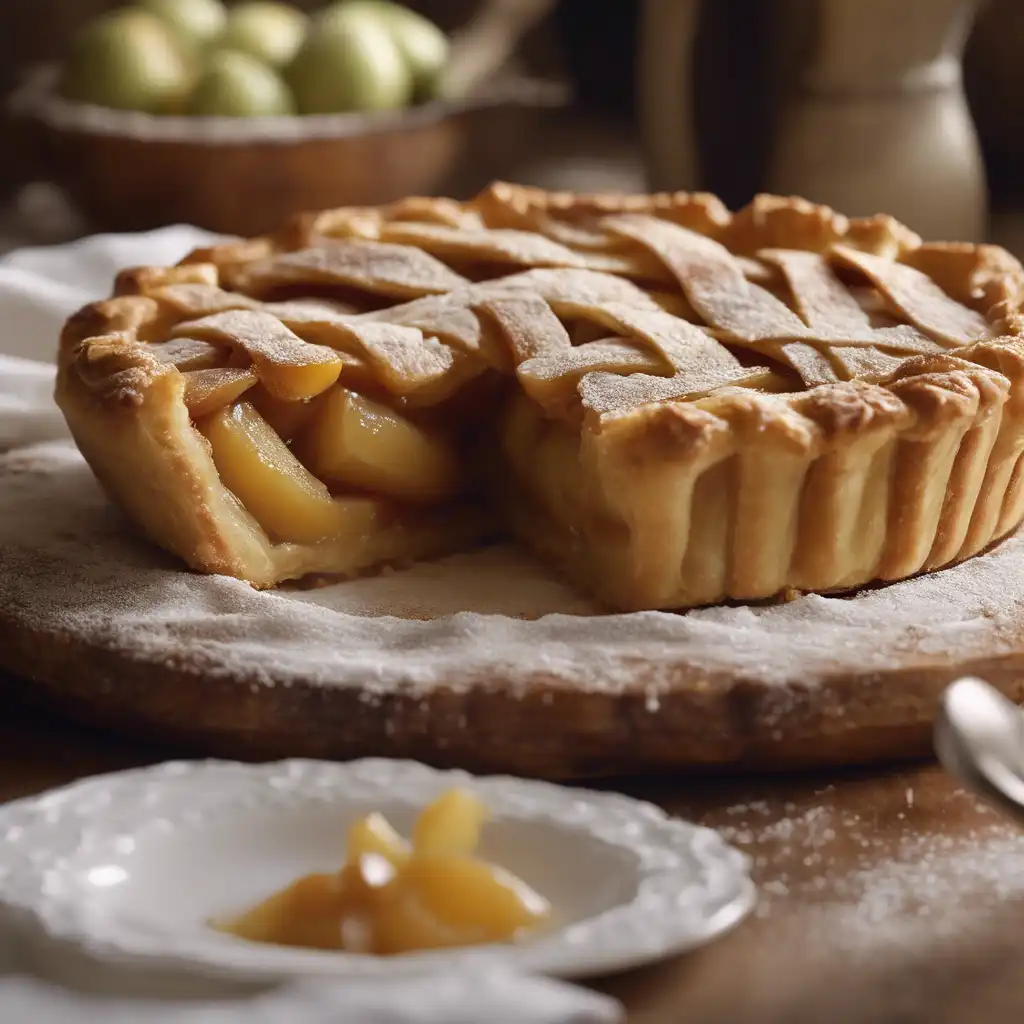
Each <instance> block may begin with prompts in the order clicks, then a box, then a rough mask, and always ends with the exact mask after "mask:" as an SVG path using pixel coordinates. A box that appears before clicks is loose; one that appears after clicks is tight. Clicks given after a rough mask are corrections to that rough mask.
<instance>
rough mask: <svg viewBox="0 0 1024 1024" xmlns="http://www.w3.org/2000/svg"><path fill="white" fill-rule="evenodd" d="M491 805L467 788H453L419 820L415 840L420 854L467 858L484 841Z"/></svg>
mask: <svg viewBox="0 0 1024 1024" xmlns="http://www.w3.org/2000/svg"><path fill="white" fill-rule="evenodd" d="M486 820H487V808H486V807H485V806H484V804H483V801H482V800H480V798H479V797H477V796H476V795H474V794H473V793H470V792H469V791H468V790H465V789H450V790H448V791H447V792H446V793H443V794H442V795H441V796H439V797H438V798H437V799H436V800H435V801H434V802H433V803H431V804H429V805H428V806H426V807H424V808H423V810H422V811H421V812H420V816H419V817H418V818H417V819H416V825H415V826H414V828H413V832H412V843H413V847H414V849H415V850H416V854H417V856H429V855H432V854H448V855H451V856H462V857H467V856H469V855H470V854H471V853H473V851H474V850H476V847H477V843H479V842H480V829H481V827H482V826H483V823H484V822H485V821H486Z"/></svg>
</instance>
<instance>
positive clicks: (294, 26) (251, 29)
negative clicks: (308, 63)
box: [218, 0, 309, 68]
mask: <svg viewBox="0 0 1024 1024" xmlns="http://www.w3.org/2000/svg"><path fill="white" fill-rule="evenodd" d="M308 23H309V19H308V18H307V17H306V15H305V14H303V13H302V11H300V10H298V9H297V8H295V7H291V6H289V5H288V4H282V3H275V2H273V0H248V2H246V3H240V4H238V5H237V6H235V7H232V8H231V10H230V11H229V12H228V20H227V25H226V26H225V28H224V33H223V35H222V36H221V37H220V40H219V42H218V45H219V46H224V47H226V48H228V49H231V50H241V51H242V52H243V53H250V54H252V55H253V56H254V57H258V58H259V59H260V60H262V61H264V62H265V63H266V64H269V65H271V67H275V68H283V67H285V66H287V65H288V64H290V63H291V62H292V59H293V58H294V57H295V54H297V53H298V52H299V47H300V46H302V40H303V39H304V38H305V35H306V28H307V26H308Z"/></svg>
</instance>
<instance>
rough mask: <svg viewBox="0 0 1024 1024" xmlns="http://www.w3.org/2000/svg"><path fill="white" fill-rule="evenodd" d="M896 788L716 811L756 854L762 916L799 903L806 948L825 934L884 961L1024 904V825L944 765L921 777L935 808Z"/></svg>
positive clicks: (832, 942) (876, 786)
mask: <svg viewBox="0 0 1024 1024" xmlns="http://www.w3.org/2000/svg"><path fill="white" fill-rule="evenodd" d="M890 781H891V785H890V784H888V783H886V782H885V781H883V780H880V779H877V778H875V779H872V780H871V781H870V785H871V787H872V792H871V799H867V800H863V801H857V800H856V799H854V800H850V799H849V797H850V794H851V792H852V791H853V789H854V788H855V786H856V782H847V783H844V784H843V786H842V787H839V788H833V787H828V788H827V789H825V790H820V791H818V793H817V794H815V795H814V796H813V797H810V798H808V799H807V800H806V801H804V802H801V803H800V804H799V805H798V804H795V803H789V804H786V805H784V806H783V807H781V808H780V807H778V806H775V807H769V806H768V805H764V806H763V807H762V808H761V809H760V811H759V809H758V807H757V806H756V805H754V804H745V805H736V806H734V807H730V808H726V809H725V810H724V811H716V812H715V815H714V817H715V818H716V821H718V822H720V824H719V828H718V831H719V833H720V834H721V835H722V836H723V838H725V839H726V840H728V841H730V842H733V843H736V844H737V845H739V846H741V847H743V848H744V849H746V850H747V852H749V853H750V855H751V856H752V858H753V861H754V865H755V875H761V876H763V877H762V878H760V879H759V881H760V892H761V900H760V903H759V906H758V910H757V913H758V916H759V917H761V918H762V919H771V920H774V919H776V918H777V917H778V912H779V911H782V910H791V909H792V908H793V907H799V908H800V910H799V912H798V913H797V914H796V916H795V923H796V924H797V925H798V927H799V928H800V929H801V930H802V931H803V932H804V933H805V936H804V938H803V943H804V944H810V945H811V946H813V945H814V944H815V940H814V933H815V932H816V931H819V932H820V935H819V936H818V938H819V939H820V943H821V944H822V945H827V946H828V948H829V951H830V954H831V953H832V952H833V951H834V952H841V953H849V954H856V953H864V954H874V953H877V951H878V949H879V947H880V946H882V945H886V946H893V945H900V946H907V947H911V948H913V947H916V946H918V945H921V944H924V943H929V942H933V941H934V940H936V939H943V938H947V937H949V938H953V937H957V936H960V935H962V934H963V933H964V932H965V931H967V930H970V929H971V928H973V927H981V926H983V924H984V921H985V920H986V919H987V915H990V914H992V913H994V912H996V911H997V910H998V909H999V908H1000V907H1002V906H1003V905H1004V904H1005V903H1007V902H1008V901H1009V900H1012V899H1014V898H1020V897H1024V834H1022V833H1021V832H1020V830H1019V829H1016V828H1014V827H1013V826H1012V825H1010V824H1007V823H1006V821H1005V819H1003V818H1002V817H1001V816H999V815H997V814H996V813H995V812H994V811H992V810H991V809H989V808H988V807H987V806H985V805H979V804H977V803H976V802H975V801H974V800H973V798H971V797H970V796H968V795H967V794H966V793H964V792H962V791H958V790H954V789H953V788H952V787H951V786H950V785H949V783H948V780H946V779H944V778H943V776H942V774H941V772H939V771H938V770H937V769H929V770H928V771H926V772H923V773H921V775H920V776H918V779H916V780H915V781H921V782H922V783H923V784H924V785H923V792H924V802H926V803H927V805H928V806H927V807H926V808H924V809H915V808H916V803H915V802H914V801H911V800H910V797H909V794H911V793H912V792H913V789H910V788H907V787H906V785H905V784H902V783H901V782H900V780H899V779H898V778H896V779H892V780H890ZM766 923H767V922H766ZM807 933H810V936H809V937H808V935H807Z"/></svg>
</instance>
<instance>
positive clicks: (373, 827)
mask: <svg viewBox="0 0 1024 1024" xmlns="http://www.w3.org/2000/svg"><path fill="white" fill-rule="evenodd" d="M410 853H411V851H410V849H409V844H408V843H407V842H406V841H405V840H404V839H403V838H402V837H401V836H400V835H399V834H398V833H397V832H396V831H395V830H394V828H392V826H391V823H390V822H389V821H388V819H387V818H385V817H384V815H383V814H380V813H379V812H377V811H374V812H373V814H368V815H367V816H366V817H365V818H360V819H359V820H358V821H356V822H355V823H354V824H353V825H352V826H351V827H350V828H349V830H348V847H347V854H348V862H349V863H350V864H358V863H359V861H360V860H361V859H362V858H363V857H366V856H368V855H371V854H376V855H377V856H378V857H383V858H384V859H385V860H386V861H388V863H389V864H392V865H394V866H399V865H401V864H404V863H405V862H406V861H407V860H408V859H409V855H410Z"/></svg>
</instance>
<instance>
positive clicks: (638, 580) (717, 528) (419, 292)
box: [57, 185, 1024, 610]
mask: <svg viewBox="0 0 1024 1024" xmlns="http://www.w3.org/2000/svg"><path fill="white" fill-rule="evenodd" d="M1022 280H1024V271H1022V270H1021V267H1020V265H1019V264H1018V263H1017V262H1016V261H1015V260H1013V259H1012V257H1010V256H1009V255H1008V254H1006V253H1005V252H1003V251H1002V250H1000V249H996V248H994V247H989V246H969V245H935V244H933V245H923V244H922V243H921V242H920V240H919V239H917V238H916V236H914V235H913V234H912V233H910V232H909V231H907V229H906V228H904V227H902V226H901V225H898V224H896V223H895V222H894V221H892V220H891V219H890V218H886V217H877V218H871V219H867V220H860V221H847V220H846V219H845V218H843V217H841V216H840V215H838V214H835V213H833V211H831V210H827V209H824V208H822V207H816V206H812V205H811V204H808V203H805V202H803V201H801V200H783V199H778V198H776V197H759V199H758V200H756V201H755V202H754V203H753V204H751V206H750V207H748V208H746V209H745V210H743V211H740V212H739V213H737V214H735V215H730V214H728V212H727V211H725V210H724V208H723V207H721V204H718V203H717V201H716V200H714V199H713V198H711V197H706V196H689V195H676V196H651V197H609V196H604V197H571V196H566V195H561V194H548V193H541V192H537V191H534V190H529V189H520V188H516V187H514V186H505V185H496V186H493V187H492V188H491V189H490V190H488V191H486V192H485V193H484V194H482V195H481V196H479V197H477V199H476V200H474V201H472V202H470V203H467V204H458V203H453V202H451V201H448V200H407V201H404V202H403V203H400V204H395V205H394V206H393V207H389V208H384V209H381V210H377V209H374V210H340V211H329V212H327V213H324V214H319V215H315V216H312V217H308V218H303V219H300V220H297V221H296V222H294V223H293V224H291V225H288V226H287V227H286V228H285V229H284V230H283V231H282V232H281V233H280V234H279V235H277V236H274V237H271V238H266V239H256V240H252V241H249V242H245V243H232V244H229V245H226V246H222V247H217V248H215V249H212V250H205V251H203V252H200V253H197V254H193V256H191V257H189V258H188V259H187V260H186V261H184V262H183V264H182V265H181V266H179V267H177V268H145V269H142V270H135V271H132V272H130V273H126V274H125V275H122V277H121V278H120V279H119V282H118V286H117V289H116V291H117V293H118V294H117V295H115V297H114V298H112V299H109V300H106V301H105V302H101V303H97V304H94V305H93V306H90V307H87V309H85V310H83V311H82V312H81V313H80V314H78V315H77V316H76V317H74V318H72V320H71V321H70V322H69V324H68V325H67V327H66V329H65V331H64V334H63V337H62V343H61V355H60V370H59V375H58V385H57V401H58V403H59V404H60V406H61V408H62V409H63V410H64V413H65V416H66V417H67V420H68V423H69V425H70V427H71V430H72V432H73V434H74V436H75V439H76V441H77V443H78V445H79V448H80V449H81V451H82V453H83V455H84V456H85V458H86V459H87V460H88V462H89V463H90V465H91V466H92V468H93V469H94V471H95V473H96V475H97V477H98V478H99V479H100V481H101V482H102V483H103V484H104V486H105V487H106V489H107V491H108V493H110V495H111V496H112V498H114V500H115V501H117V502H118V503H119V504H120V505H121V506H122V507H123V508H124V509H125V510H126V511H127V512H128V514H129V516H130V517H131V518H132V520H133V521H134V522H136V523H137V524H138V525H139V526H140V527H141V528H142V529H143V530H144V531H145V532H146V533H147V534H148V535H149V536H150V537H151V538H152V539H153V540H154V541H155V542H156V543H158V544H160V545H162V546H163V547H165V548H166V549H168V550H169V551H171V552H173V553H174V554H176V555H177V556H179V557H181V558H182V559H183V560H184V561H185V562H186V563H187V564H188V565H190V566H191V567H192V568H193V569H196V570H198V571H203V572H219V573H226V574H229V575H233V576H237V577H239V578H242V579H246V580H249V581H250V582H251V583H253V584H254V585H256V586H271V585H274V584H275V583H278V582H281V581H283V580H286V579H291V578H295V577H299V576H303V575H306V574H309V573H325V574H338V575H352V574H354V573H358V572H362V571H366V570H369V569H373V568H376V567H379V566H380V565H382V564H387V563H392V562H402V561H407V560H409V559H415V558H423V557H431V556H433V555H437V554H440V553H442V552H446V551H454V550H459V549H463V548H466V547H468V546H470V545H472V544H474V543H478V542H479V541H480V540H482V539H484V538H486V537H488V536H491V535H493V534H494V532H495V531H496V529H497V528H498V524H499V523H500V524H503V525H505V526H506V527H507V528H509V529H511V530H512V531H513V532H514V533H515V534H516V535H517V536H518V537H519V538H520V539H522V540H523V541H524V542H525V543H526V544H527V545H528V546H530V547H532V548H533V549H535V550H537V551H539V552H540V553H541V554H543V555H544V557H545V558H546V559H548V560H549V561H551V562H553V563H554V564H555V565H557V566H558V567H559V568H560V569H561V570H562V571H563V572H564V573H566V574H567V575H568V576H569V577H570V578H572V579H573V580H574V581H576V582H577V583H578V584H579V585H580V586H581V587H583V588H584V589H586V590H587V591H588V592H590V593H593V594H595V595H597V596H598V597H599V598H600V599H601V600H602V601H604V602H605V603H606V604H607V605H609V606H610V607H613V608H619V609H626V610H634V609H637V610H639V609H662V608H663V609H670V608H685V607H694V606H698V605H703V604H711V603H716V602H721V601H724V600H758V599H765V598H771V597H774V596H776V595H779V594H785V593H786V592H787V591H792V590H797V591H817V592H822V591H833V590H849V589H853V588H857V587H860V586H863V585H865V584H868V583H872V582H875V581H892V580H897V579H903V578H906V577H908V576H911V575H914V574H915V573H918V572H922V571H928V570H933V569H937V568H940V567H942V566H946V565H950V564H953V563H955V562H958V561H961V560H963V559H965V558H968V557H970V556H971V555H974V554H976V553H977V552H979V551H981V550H983V549H984V548H985V547H987V546H989V545H990V544H991V543H993V542H994V541H996V540H998V539H999V538H1001V537H1004V536H1006V535H1007V534H1008V533H1010V532H1011V531H1012V530H1013V529H1014V528H1015V527H1016V526H1017V525H1018V524H1019V523H1020V522H1021V520H1022V519H1024V468H1022V460H1021V455H1022V452H1024V342H1022V341H1021V334H1022V333H1024V331H1022V321H1021V319H1020V314H1019V312H1018V310H1019V305H1020V298H1021V287H1022ZM239 311H243V312H244V315H243V316H239V315H238V313H239ZM271 335H273V344H271V342H270V341H268V340H267V339H268V337H270V336H271ZM183 341H187V342H189V343H190V344H192V345H193V348H192V349H190V353H191V355H190V356H189V358H190V359H194V358H195V353H196V352H197V351H199V350H198V349H196V348H195V347H194V346H195V345H196V344H200V345H206V346H207V348H208V349H210V351H208V352H201V353H200V355H201V357H202V358H203V359H205V360H207V362H205V363H202V367H203V369H202V370H196V369H194V368H190V367H192V366H194V365H200V364H198V363H195V364H193V363H186V362H185V361H184V357H183V356H181V354H180V343H182V342H183ZM171 343H175V344H177V345H178V347H177V348H174V349H173V351H171V349H170V348H168V346H169V345H170V344H171ZM303 344H305V345H307V346H308V348H309V350H310V352H312V353H313V356H315V360H319V363H317V365H316V366H314V369H315V370H317V372H318V373H319V370H321V369H322V370H323V371H324V372H323V373H322V374H319V375H320V376H323V378H324V380H325V381H326V383H324V384H323V387H320V384H316V386H315V387H316V388H320V390H319V391H316V390H315V388H314V386H313V385H311V384H309V383H308V381H307V380H306V378H305V377H303V378H302V380H301V381H299V378H298V375H297V367H298V369H300V370H301V369H303V367H302V366H301V359H298V362H296V358H297V357H295V352H299V353H300V354H301V352H302V351H304V350H303V349H302V348H301V346H302V345H303ZM274 345H278V347H277V348H275V347H274ZM282 346H283V347H282ZM296 346H298V347H297V348H296ZM314 350H315V351H314ZM286 356H287V358H286ZM311 358H312V356H311ZM175 360H177V362H175ZM335 363H336V364H337V369H336V370H335V369H332V367H333V366H334V364H335ZM307 369H308V368H307ZM198 372H206V373H207V374H210V373H211V372H212V373H213V374H214V376H213V377H212V378H210V377H208V378H207V379H208V380H213V381H214V382H215V385H216V388H218V389H220V390H215V391H214V393H213V398H212V399H211V398H210V392H203V399H202V401H203V403H204V404H202V405H201V407H200V405H198V404H197V401H198V400H197V399H196V398H195V395H196V393H197V391H196V377H195V374H196V373H198ZM217 374H220V376H217ZM331 374H333V377H332V376H331ZM318 379H319V377H318ZM296 381H299V382H298V383H296ZM285 384H287V386H288V387H291V388H296V387H300V385H301V387H304V388H306V390H311V389H312V390H313V391H314V392H315V393H312V394H309V395H305V394H303V395H302V396H301V401H302V402H304V403H307V404H308V403H315V402H317V401H321V396H322V395H328V394H330V393H331V392H332V389H341V390H343V391H344V393H345V394H346V395H348V394H349V393H351V394H355V395H361V394H366V395H367V396H371V397H372V400H373V401H379V402H381V403H383V405H384V406H386V407H387V408H389V409H391V410H393V411H394V413H395V415H396V416H399V417H400V418H408V419H409V421H410V422H413V423H416V424H421V425H422V424H426V425H425V426H422V429H423V430H425V431H428V432H437V431H439V432H438V433H436V438H444V439H445V443H448V440H450V438H451V437H452V436H454V435H456V434H457V435H458V439H457V441H456V442H452V443H453V445H454V447H453V451H456V450H457V452H458V457H459V458H460V460H462V461H461V465H462V466H463V470H462V471H463V473H464V476H465V479H464V481H463V484H464V485H463V486H462V487H460V488H459V489H457V490H455V491H453V492H452V493H445V494H444V495H439V496H437V497H436V498H432V499H431V500H429V501H424V500H421V499H420V497H417V500H416V501H414V502H410V501H408V500H406V497H405V496H404V495H399V496H398V497H396V495H395V494H394V493H384V494H375V493H373V494H370V495H369V496H367V494H366V485H365V480H366V479H367V477H366V473H365V467H363V472H362V475H360V476H359V477H358V481H359V485H358V486H355V485H354V484H353V479H356V478H353V477H351V476H349V477H345V478H344V479H342V478H336V477H332V478H331V479H329V480H328V481H327V482H328V484H329V485H330V489H331V493H332V494H333V495H334V496H335V497H334V499H333V500H334V501H336V502H338V503H340V504H341V505H345V503H346V502H348V503H349V504H351V505H352V506H353V507H354V508H356V511H357V513H358V514H356V515H349V513H348V511H346V512H345V517H344V518H343V519H342V520H339V522H341V523H342V525H341V526H339V527H337V529H336V530H335V532H334V533H333V534H332V535H330V536H324V537H323V538H320V539H317V540H315V541H313V542H311V541H310V540H309V538H308V537H304V538H303V539H296V538H295V537H288V536H283V535H282V532H281V529H280V527H275V529H274V530H271V529H269V528H268V526H267V521H266V519H265V518H264V519H262V520H261V517H260V512H259V510H258V509H255V510H254V509H251V508H247V507H246V505H245V504H244V503H243V502H242V501H241V500H240V499H239V497H238V496H236V494H234V493H233V492H232V491H231V490H229V489H228V487H226V486H225V483H224V481H223V479H222V476H223V474H222V473H221V472H220V471H219V470H218V458H219V456H220V455H221V454H222V453H219V452H218V450H217V441H216V436H215V435H213V434H212V433H211V431H210V430H209V428H208V427H207V426H206V424H207V423H208V417H209V416H210V415H211V414H212V413H211V410H216V409H217V408H218V406H217V403H218V402H220V403H221V404H222V405H223V406H224V407H226V408H232V407H233V403H238V402H247V401H248V398H249V397H251V396H255V397H253V403H254V404H255V405H256V407H257V408H263V406H262V405H260V403H259V402H258V401H257V398H258V397H259V396H260V394H262V393H263V391H268V392H269V393H271V396H272V397H275V396H276V398H277V399H280V394H281V392H282V389H283V388H284V387H285ZM229 385H230V386H229ZM239 389H241V390H239ZM261 389H262V390H261ZM236 392H237V393H236ZM190 403H191V405H190ZM467 409H468V410H469V412H467ZM197 410H200V411H199V412H197ZM317 415H321V414H320V413H317ZM438 424H440V427H439V426H438ZM303 429H305V430H306V431H310V430H312V429H313V428H312V427H309V426H307V427H305V428H303ZM430 437H431V438H434V437H435V434H434V433H430ZM467 438H469V439H471V440H472V441H473V442H474V443H472V444H468V443H464V442H465V441H466V439H467ZM481 438H486V439H490V443H489V444H487V445H485V446H484V450H483V451H481V450H480V449H481V446H480V443H479V439H481ZM285 440H286V441H287V443H288V446H289V447H290V449H291V450H293V451H294V452H297V453H298V455H299V457H300V459H303V460H305V465H306V466H307V467H314V466H318V465H319V463H318V462H317V460H315V459H314V460H313V461H312V462H311V461H310V460H309V458H307V457H306V454H305V453H307V452H308V451H309V450H310V445H309V443H308V442H307V441H304V435H303V434H302V433H301V432H297V433H296V435H295V437H294V438H292V437H287V438H286V439H285ZM432 443H433V442H432ZM220 465H221V466H223V465H224V463H223V462H221V463H220ZM371 468H372V467H371ZM379 468H380V467H377V469H379ZM370 478H371V479H373V480H376V479H377V476H376V475H373V474H371V477H370ZM388 479H390V477H389V478H388ZM385 489H386V487H385ZM345 508H346V510H347V509H348V505H345ZM287 532H288V531H287V529H285V530H284V533H285V534H287Z"/></svg>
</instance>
